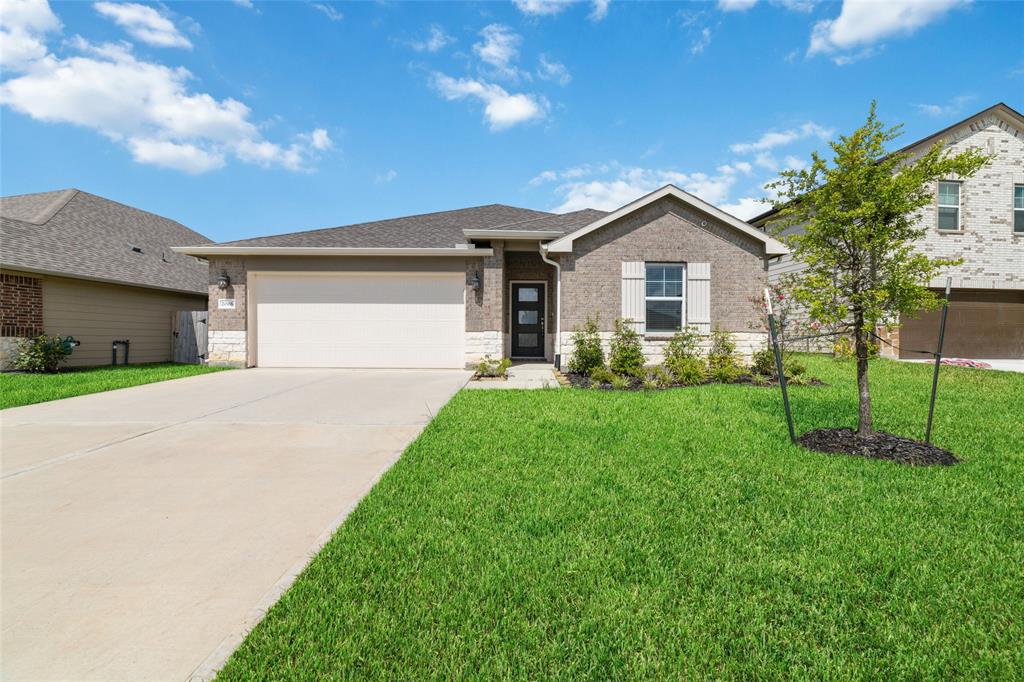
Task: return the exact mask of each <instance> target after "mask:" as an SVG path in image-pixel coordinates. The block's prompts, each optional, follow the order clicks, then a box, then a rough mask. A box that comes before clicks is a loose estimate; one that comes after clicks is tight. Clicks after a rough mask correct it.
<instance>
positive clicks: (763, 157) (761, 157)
mask: <svg viewBox="0 0 1024 682" xmlns="http://www.w3.org/2000/svg"><path fill="white" fill-rule="evenodd" d="M754 165H755V166H757V167H759V168H765V169H767V170H770V171H772V172H773V173H774V172H775V171H777V170H779V162H778V160H777V159H776V158H775V157H774V156H772V155H771V154H769V153H768V152H758V153H757V155H756V156H755V157H754Z"/></svg>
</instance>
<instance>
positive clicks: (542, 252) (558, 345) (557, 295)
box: [538, 244, 562, 370]
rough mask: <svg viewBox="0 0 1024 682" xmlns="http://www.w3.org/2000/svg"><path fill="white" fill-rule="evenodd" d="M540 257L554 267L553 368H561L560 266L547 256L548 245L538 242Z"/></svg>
mask: <svg viewBox="0 0 1024 682" xmlns="http://www.w3.org/2000/svg"><path fill="white" fill-rule="evenodd" d="M538 246H539V247H540V249H539V253H540V259H541V260H542V261H544V262H545V263H547V264H548V265H553V266H554V268H555V369H559V370H560V369H562V354H561V352H560V351H561V350H562V266H561V265H559V264H558V261H554V260H551V259H550V258H548V245H547V244H538Z"/></svg>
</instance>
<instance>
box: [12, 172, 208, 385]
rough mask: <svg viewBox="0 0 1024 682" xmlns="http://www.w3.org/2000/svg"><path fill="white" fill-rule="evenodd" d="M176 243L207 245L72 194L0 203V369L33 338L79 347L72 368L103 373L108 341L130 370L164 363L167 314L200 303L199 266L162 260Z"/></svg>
mask: <svg viewBox="0 0 1024 682" xmlns="http://www.w3.org/2000/svg"><path fill="white" fill-rule="evenodd" d="M183 241H187V242H193V243H209V240H208V239H207V238H206V237H204V236H203V235H201V234H199V233H198V232H195V231H193V230H190V229H188V228H187V227H185V226H184V225H181V224H179V223H176V222H174V221H173V220H168V219H167V218H163V217H160V216H158V215H154V214H152V213H147V212H146V211H140V210H139V209H136V208H132V207H131V206H125V205H124V204H119V203H117V202H115V201H110V200H109V199H104V198H103V197H99V196H96V195H94V194H89V193H87V192H82V191H79V190H76V189H67V190H59V191H55V192H41V193H38V194H23V195H19V196H11V197H4V198H2V199H0V368H7V367H8V366H9V365H10V363H11V361H12V360H13V354H14V353H15V352H16V349H17V347H18V346H19V345H20V344H21V342H22V341H23V340H24V339H25V338H27V337H32V336H37V335H39V334H43V333H46V334H50V335H60V336H73V337H75V338H76V339H77V340H78V341H79V342H80V344H81V345H79V346H78V347H77V348H76V349H75V351H74V352H73V353H72V354H71V357H70V358H68V363H67V364H68V365H69V366H72V367H75V366H78V367H83V366H90V365H104V364H109V363H110V360H111V343H112V342H113V341H115V340H128V341H129V342H130V344H131V345H130V352H129V358H128V359H129V361H130V362H132V363H139V362H163V361H167V360H170V359H171V315H172V313H173V312H176V311H180V310H205V309H206V300H207V296H206V294H207V291H206V273H207V267H206V264H205V262H200V261H199V260H197V259H195V258H192V257H191V256H184V255H181V254H177V253H174V252H173V251H171V248H170V247H171V246H172V245H174V244H180V243H182V242H183ZM119 353H120V357H122V358H123V349H122V350H120V351H119ZM119 361H120V360H119Z"/></svg>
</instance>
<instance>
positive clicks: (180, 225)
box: [68, 189, 213, 242]
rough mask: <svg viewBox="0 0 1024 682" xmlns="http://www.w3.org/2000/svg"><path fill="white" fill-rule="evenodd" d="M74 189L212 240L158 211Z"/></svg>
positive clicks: (78, 192)
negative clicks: (154, 211)
mask: <svg viewBox="0 0 1024 682" xmlns="http://www.w3.org/2000/svg"><path fill="white" fill-rule="evenodd" d="M74 191H75V192H76V193H77V194H84V195H86V196H90V197H96V198H97V199H99V200H101V201H106V202H108V203H111V204H117V205H118V206H124V207H125V208H128V209H131V210H133V211H138V212H139V213H145V214H146V215H151V216H153V217H154V218H159V219H160V220H167V221H169V222H172V223H174V224H175V225H177V226H179V227H182V228H184V229H186V230H188V231H189V232H192V233H194V234H197V235H199V236H200V237H202V238H203V239H207V240H209V241H211V242H212V241H213V240H212V239H210V238H209V237H207V236H206V235H205V234H203V233H202V232H199V231H197V230H193V229H192V228H191V227H189V226H188V225H186V224H184V223H182V222H179V221H177V220H175V219H174V218H168V217H167V216H165V215H160V214H159V213H153V212H152V211H147V210H146V209H144V208H139V207H138V206H132V205H131V204H126V203H124V202H123V201H118V200H117V199H111V198H110V197H102V196H100V195H99V194H93V193H92V192H86V191H85V190H82V189H76V190H74ZM68 201H70V199H68Z"/></svg>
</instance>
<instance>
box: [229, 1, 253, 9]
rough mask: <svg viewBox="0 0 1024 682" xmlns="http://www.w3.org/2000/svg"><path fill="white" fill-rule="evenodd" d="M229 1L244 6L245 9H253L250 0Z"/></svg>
mask: <svg viewBox="0 0 1024 682" xmlns="http://www.w3.org/2000/svg"><path fill="white" fill-rule="evenodd" d="M231 2H233V3H235V4H236V5H238V6H239V7H244V8H246V9H255V7H254V6H253V4H252V0H231Z"/></svg>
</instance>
